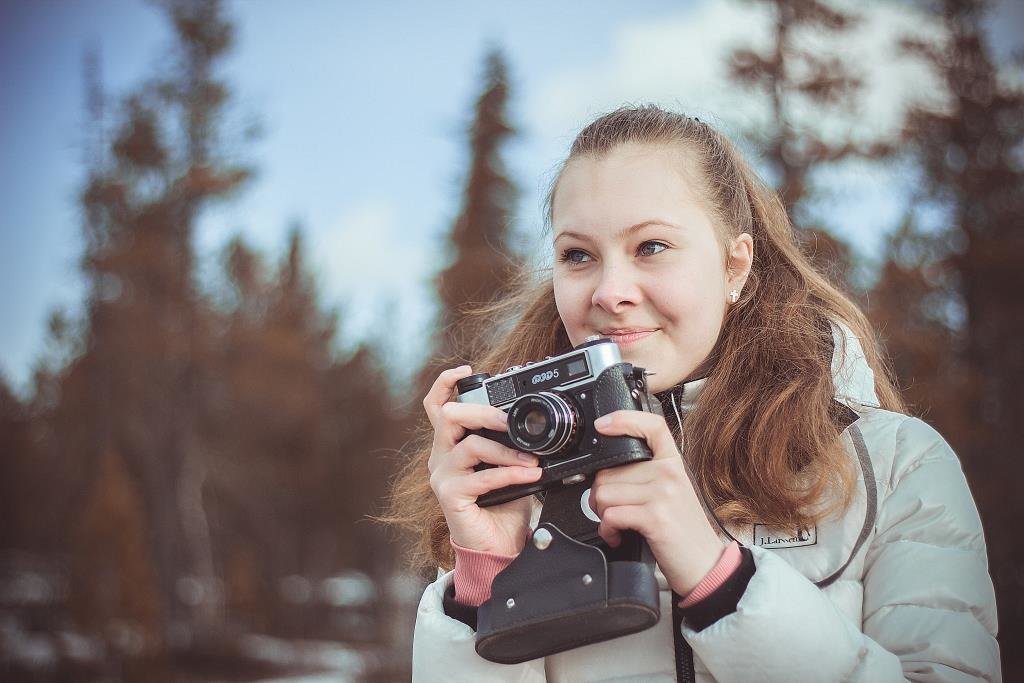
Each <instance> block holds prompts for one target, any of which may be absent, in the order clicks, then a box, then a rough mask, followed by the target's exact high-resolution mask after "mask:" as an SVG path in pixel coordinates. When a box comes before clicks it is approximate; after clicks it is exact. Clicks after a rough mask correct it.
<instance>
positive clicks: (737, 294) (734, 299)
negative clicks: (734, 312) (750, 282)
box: [729, 289, 740, 303]
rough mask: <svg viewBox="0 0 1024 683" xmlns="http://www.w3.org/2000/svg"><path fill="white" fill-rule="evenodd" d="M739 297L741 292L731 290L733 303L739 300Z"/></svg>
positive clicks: (730, 295)
mask: <svg viewBox="0 0 1024 683" xmlns="http://www.w3.org/2000/svg"><path fill="white" fill-rule="evenodd" d="M739 298H740V293H739V292H737V291H736V290H735V289H734V290H732V291H731V292H729V301H731V302H733V303H736V302H737V301H739Z"/></svg>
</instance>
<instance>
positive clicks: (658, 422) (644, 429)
mask: <svg viewBox="0 0 1024 683" xmlns="http://www.w3.org/2000/svg"><path fill="white" fill-rule="evenodd" d="M594 428H595V429H597V431H598V432H600V433H601V434H605V435H607V436H634V437H636V438H638V439H644V440H646V441H647V445H648V446H650V448H651V451H653V452H654V457H655V459H661V458H678V457H679V448H678V447H677V446H676V443H675V440H674V439H673V438H672V433H671V432H670V431H669V430H668V424H667V423H666V422H665V418H663V417H661V416H660V415H655V414H654V413H645V412H643V411H640V410H616V411H615V412H613V413H608V414H607V415H604V416H603V417H599V418H597V419H596V420H594Z"/></svg>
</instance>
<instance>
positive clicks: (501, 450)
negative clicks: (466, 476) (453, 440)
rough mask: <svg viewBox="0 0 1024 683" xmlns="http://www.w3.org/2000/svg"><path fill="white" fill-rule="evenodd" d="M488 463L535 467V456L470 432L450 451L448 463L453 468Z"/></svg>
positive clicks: (536, 462) (465, 467)
mask: <svg viewBox="0 0 1024 683" xmlns="http://www.w3.org/2000/svg"><path fill="white" fill-rule="evenodd" d="M482 462H484V463H487V464H488V465H509V466H512V465H514V466H517V467H537V465H538V464H539V460H538V459H537V456H535V455H530V454H529V453H523V452H521V451H517V450H515V449H514V448H509V447H508V446H505V445H503V444H500V443H498V442H497V441H492V440H491V439H488V438H486V437H483V436H480V435H479V434H470V435H469V436H467V437H466V438H465V439H463V440H462V441H460V442H459V443H458V444H457V445H456V446H455V447H454V448H453V449H452V451H451V453H450V455H449V457H448V464H449V466H451V467H452V468H454V469H463V470H469V469H472V468H473V467H475V466H476V465H478V464H479V463H482Z"/></svg>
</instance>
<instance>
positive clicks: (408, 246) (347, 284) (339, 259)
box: [311, 198, 434, 341]
mask: <svg viewBox="0 0 1024 683" xmlns="http://www.w3.org/2000/svg"><path fill="white" fill-rule="evenodd" d="M311 246H312V253H313V260H314V263H315V264H316V266H317V270H318V271H319V272H320V273H321V281H322V282H323V284H324V289H325V291H324V294H325V298H326V300H328V301H340V302H342V304H341V305H342V310H343V314H344V317H343V319H342V321H341V331H342V334H343V336H344V338H345V339H346V340H348V341H354V340H357V339H366V338H376V339H382V340H388V339H390V340H391V341H394V340H395V338H396V337H399V338H400V337H403V336H405V337H409V336H412V335H415V334H417V333H420V332H421V331H422V330H423V329H424V328H425V327H426V324H427V323H428V322H429V320H430V317H431V315H432V314H433V304H432V302H431V300H430V297H429V289H428V288H427V287H425V286H424V285H425V283H426V282H428V281H429V278H430V277H431V276H432V275H433V271H434V267H433V265H432V264H431V263H430V254H432V253H433V251H432V250H429V249H427V248H426V247H425V245H423V244H422V240H417V239H414V236H412V235H410V233H409V231H408V230H403V229H402V220H401V210H400V209H399V207H397V206H396V205H394V204H392V203H391V202H389V201H387V200H383V199H374V198H371V199H367V200H365V201H363V202H362V203H360V204H358V205H356V206H352V207H349V208H347V209H346V210H345V211H344V212H343V213H342V214H341V215H340V216H338V218H337V219H336V220H334V221H332V222H331V223H330V227H329V228H328V229H326V230H318V231H316V233H315V234H313V235H311ZM392 326H394V328H393V329H388V328H389V327H392Z"/></svg>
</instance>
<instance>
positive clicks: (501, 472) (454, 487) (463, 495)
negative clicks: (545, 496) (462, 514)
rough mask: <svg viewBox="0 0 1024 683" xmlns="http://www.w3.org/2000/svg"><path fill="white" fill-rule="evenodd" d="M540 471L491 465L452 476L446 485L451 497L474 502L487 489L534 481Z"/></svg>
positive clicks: (491, 489) (537, 468) (539, 469)
mask: <svg viewBox="0 0 1024 683" xmlns="http://www.w3.org/2000/svg"><path fill="white" fill-rule="evenodd" d="M541 472H542V470H541V468H539V467H492V468H490V469H486V470H480V471H479V472H474V473H473V474H469V475H466V476H464V477H453V478H452V479H451V480H449V482H448V486H450V487H451V488H450V491H451V494H452V497H453V499H455V500H462V501H464V502H474V503H475V502H476V499H477V498H479V497H480V496H482V495H483V494H485V493H487V492H488V491H494V490H496V489H500V488H505V487H506V486H513V485H515V484H529V483H532V482H535V481H537V480H538V479H540V476H541Z"/></svg>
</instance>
